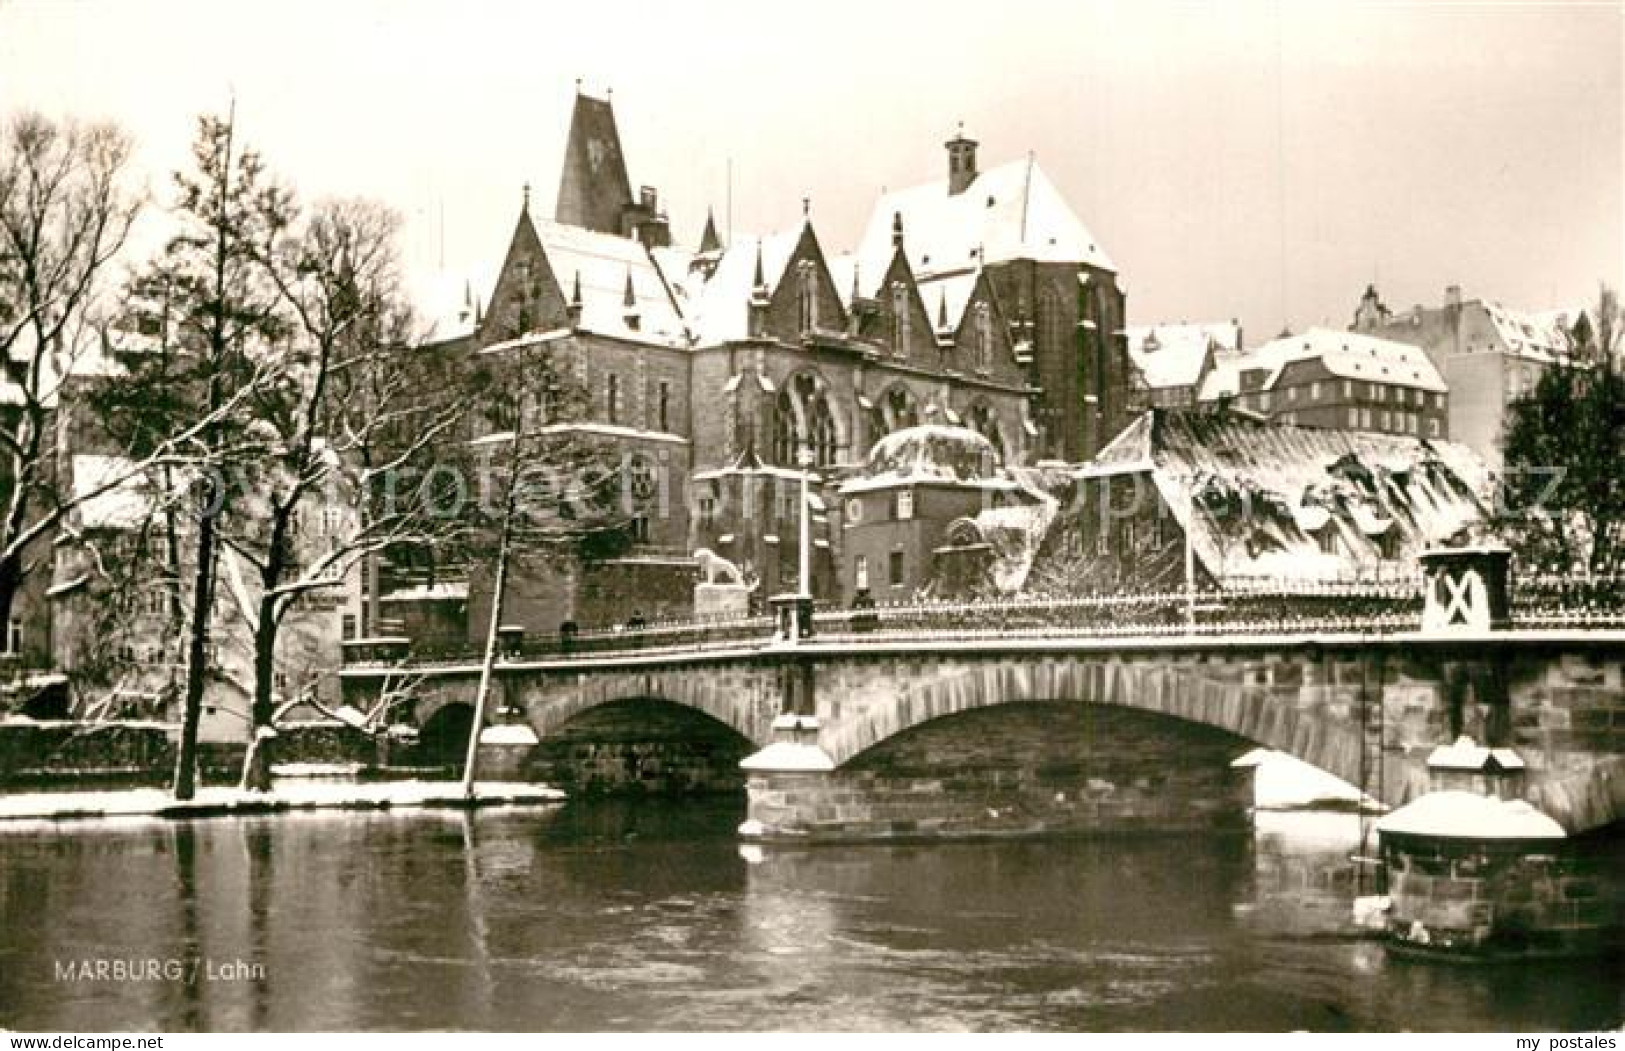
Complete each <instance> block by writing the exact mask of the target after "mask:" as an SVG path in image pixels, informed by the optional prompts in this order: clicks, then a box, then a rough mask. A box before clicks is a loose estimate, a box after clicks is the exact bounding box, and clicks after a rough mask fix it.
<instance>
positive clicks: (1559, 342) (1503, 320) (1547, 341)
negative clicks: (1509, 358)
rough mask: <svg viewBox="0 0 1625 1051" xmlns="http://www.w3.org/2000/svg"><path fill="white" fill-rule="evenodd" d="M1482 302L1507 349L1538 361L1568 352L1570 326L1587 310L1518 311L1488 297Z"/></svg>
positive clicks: (1485, 311) (1551, 358)
mask: <svg viewBox="0 0 1625 1051" xmlns="http://www.w3.org/2000/svg"><path fill="white" fill-rule="evenodd" d="M1482 305H1483V307H1484V313H1485V314H1486V315H1488V316H1489V319H1490V324H1491V325H1493V326H1494V327H1495V333H1496V335H1498V336H1499V337H1500V338H1501V342H1502V343H1503V344H1504V345H1505V346H1506V348H1507V349H1508V350H1510V351H1511V352H1512V353H1514V354H1517V355H1519V356H1520V357H1526V358H1531V359H1534V360H1536V361H1551V360H1553V359H1554V358H1557V357H1561V356H1563V355H1565V354H1567V353H1568V351H1569V329H1570V328H1572V327H1573V325H1574V323H1575V321H1576V320H1578V319H1579V317H1580V316H1581V315H1582V314H1584V313H1585V311H1584V310H1583V309H1581V308H1573V309H1557V310H1515V309H1513V308H1512V307H1508V306H1505V305H1503V304H1501V303H1497V302H1495V301H1494V300H1489V299H1486V300H1483V301H1482Z"/></svg>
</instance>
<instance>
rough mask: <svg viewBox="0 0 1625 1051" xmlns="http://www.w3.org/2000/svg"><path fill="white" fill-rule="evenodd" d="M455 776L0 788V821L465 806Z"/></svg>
mask: <svg viewBox="0 0 1625 1051" xmlns="http://www.w3.org/2000/svg"><path fill="white" fill-rule="evenodd" d="M563 798H564V793H563V792H560V791H559V790H558V789H556V788H550V787H548V786H547V785H533V784H521V783H517V782H503V781H485V782H479V783H477V784H476V785H475V786H474V798H473V803H474V804H477V805H482V806H490V805H503V806H536V805H540V804H544V803H555V802H558V801H559V800H562V799H563ZM468 805H470V801H469V800H467V799H465V798H464V796H463V786H462V784H461V783H460V782H456V781H377V782H370V783H366V784H355V783H339V782H331V781H325V782H324V781H307V782H302V783H301V782H295V783H292V784H278V785H277V786H276V787H275V788H274V789H272V790H271V791H270V792H245V791H243V790H241V789H237V788H202V789H199V790H198V793H197V796H196V798H194V799H192V800H190V801H188V802H184V803H183V802H179V801H177V800H176V799H175V797H174V796H172V795H171V794H170V793H169V792H167V791H165V790H163V789H159V788H137V789H129V790H125V791H116V792H31V793H23V794H18V795H4V796H0V821H18V820H28V819H33V820H37V821H38V820H43V821H52V820H61V819H64V818H75V817H130V816H151V817H189V816H212V815H215V814H218V813H221V812H222V811H224V812H227V813H232V812H237V813H263V812H266V811H276V810H381V809H387V808H413V807H444V806H468Z"/></svg>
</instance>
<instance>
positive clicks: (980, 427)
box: [965, 401, 1009, 460]
mask: <svg viewBox="0 0 1625 1051" xmlns="http://www.w3.org/2000/svg"><path fill="white" fill-rule="evenodd" d="M965 426H967V427H969V428H970V429H971V430H973V431H975V432H976V433H977V434H980V435H981V436H982V437H984V438H986V439H987V440H988V441H990V442H992V443H993V450H994V451H995V452H997V453H998V454H999V459H1000V460H1008V459H1009V457H1008V455H1007V454H1006V451H1005V447H1004V433H1003V432H1002V431H1000V430H999V418H998V416H997V415H996V414H995V413H994V412H993V407H992V406H991V405H989V404H988V403H987V402H985V401H979V402H977V403H976V404H975V405H972V406H971V410H970V412H968V413H966V414H965Z"/></svg>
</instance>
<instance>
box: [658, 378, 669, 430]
mask: <svg viewBox="0 0 1625 1051" xmlns="http://www.w3.org/2000/svg"><path fill="white" fill-rule="evenodd" d="M657 404H658V406H659V415H660V429H661V430H662V431H670V430H671V384H670V383H667V382H666V381H665V380H661V381H660V394H659V396H658V399H657Z"/></svg>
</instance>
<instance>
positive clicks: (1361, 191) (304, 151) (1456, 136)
mask: <svg viewBox="0 0 1625 1051" xmlns="http://www.w3.org/2000/svg"><path fill="white" fill-rule="evenodd" d="M1622 65H1625V5H1622V4H1620V3H1607V4H1590V5H1581V4H1542V5H1534V4H1525V5H1444V4H1437V3H1434V4H1420V3H1404V2H1401V3H1383V4H1377V3H1362V4H1354V3H1345V4H1330V3H1312V2H1311V3H1244V2H1235V3H1212V4H1172V3H1160V4H1159V3H1114V2H1104V0H1103V2H1096V3H1076V2H1074V3H1066V2H1062V0H1052V2H1040V0H1001V2H1000V3H998V4H997V5H989V4H987V3H985V2H982V3H975V4H971V3H962V2H958V0H938V2H935V3H918V4H916V3H897V2H892V0H865V2H850V0H820V2H819V3H816V4H797V5H774V4H768V3H763V2H761V0H747V2H733V0H684V2H682V3H658V4H657V3H649V4H636V3H631V2H621V3H614V4H607V3H596V4H595V3H571V4H564V3H553V2H549V3H534V4H532V3H519V2H517V0H515V2H491V0H488V2H478V0H461V2H449V0H448V2H431V0H346V2H343V3H340V2H336V0H324V2H306V0H279V2H277V3H261V4H246V3H245V4H226V3H218V2H180V0H173V2H159V0H123V2H118V3H114V2H90V0H0V113H9V112H13V111H16V110H19V109H24V108H31V109H39V110H43V111H44V112H46V113H49V114H53V115H58V116H74V117H80V118H87V119H110V120H113V121H116V122H118V123H119V124H121V125H123V126H124V127H125V128H126V129H127V130H129V132H130V133H131V134H132V135H133V136H134V137H135V139H136V141H137V142H138V144H139V149H138V154H137V164H138V166H139V169H140V172H141V174H142V177H143V179H144V180H145V182H146V184H147V185H148V186H150V188H151V190H152V192H153V193H154V195H155V198H156V199H157V200H159V201H161V200H162V198H163V196H164V194H165V193H166V192H167V190H168V187H169V177H168V173H169V172H170V171H172V170H173V169H175V168H176V167H177V166H180V165H182V164H184V163H185V160H186V157H187V146H188V142H189V140H190V138H191V135H192V133H193V130H194V122H195V118H196V116H197V115H198V114H200V113H204V112H223V111H224V110H225V109H226V107H227V106H228V105H230V104H232V103H233V102H235V107H236V114H237V118H238V126H239V130H240V134H241V135H242V137H243V138H244V139H246V140H247V141H248V142H250V143H251V144H252V145H253V146H255V147H256V148H257V149H259V150H260V151H261V153H262V154H263V155H264V156H265V158H266V160H267V161H268V163H269V164H270V166H271V167H272V168H273V169H274V170H275V171H276V172H278V173H279V174H280V175H281V176H282V177H284V178H285V179H287V180H288V181H289V182H291V183H292V184H293V185H295V186H296V187H297V188H298V189H299V191H300V192H301V193H302V194H303V195H304V196H306V197H307V198H317V197H321V196H325V195H352V194H360V195H366V196H370V197H375V198H377V199H379V200H382V201H384V202H386V203H388V204H390V205H392V206H393V207H395V208H396V209H397V210H398V211H399V212H400V213H401V214H402V215H403V217H404V219H405V226H404V237H403V247H404V250H405V257H406V260H407V262H408V266H409V268H410V272H411V277H412V281H413V284H414V286H415V287H419V288H427V287H429V286H430V285H433V284H435V283H437V282H441V281H445V280H448V279H449V280H452V281H454V282H456V281H459V280H460V278H461V277H462V276H464V275H474V276H476V277H481V278H485V279H489V276H490V275H493V274H494V271H495V269H496V267H497V266H498V265H499V264H500V261H501V255H502V253H503V251H504V249H505V248H506V246H507V242H508V238H509V236H510V234H511V232H512V228H513V222H514V219H515V216H516V215H517V212H518V209H519V205H520V197H521V188H522V187H523V186H524V185H525V184H527V183H529V184H531V185H532V187H533V195H534V204H535V211H536V212H537V214H542V215H545V214H548V213H550V211H551V208H552V202H553V199H554V194H555V193H556V190H557V183H558V168H559V161H560V157H561V154H562V152H563V146H564V139H565V133H566V130H567V128H568V123H569V113H570V106H571V104H572V101H573V97H574V93H575V91H576V82H577V80H578V78H580V79H581V80H582V81H583V83H584V85H585V88H586V90H588V91H589V92H590V93H593V94H598V95H601V94H603V93H604V92H605V91H606V90H608V91H612V92H613V95H612V97H613V101H614V104H615V109H616V115H617V118H618V120H619V124H620V130H621V138H622V143H623V146H624V149H625V151H626V155H627V160H628V165H629V167H630V171H631V177H632V181H633V184H634V186H636V185H639V184H646V185H652V186H656V187H658V188H659V190H660V192H661V197H662V200H663V201H664V202H665V204H666V206H667V209H668V211H669V213H670V216H671V219H672V224H673V229H674V232H675V234H676V236H677V237H678V239H679V240H680V241H690V242H692V241H695V240H697V239H698V237H699V233H700V229H701V227H702V226H703V224H704V221H705V214H706V209H707V207H713V208H715V209H716V212H717V216H718V221H719V223H726V222H728V220H729V218H730V216H731V225H732V228H733V230H734V232H735V233H736V234H745V233H754V232H763V231H771V230H776V229H782V228H785V227H787V226H790V225H792V224H794V223H796V222H798V221H799V218H800V215H801V210H802V198H803V197H806V198H810V201H811V214H812V217H813V221H814V223H815V225H816V227H817V229H818V232H819V236H820V238H821V240H822V242H823V244H824V246H825V248H826V250H827V251H831V252H838V251H841V250H843V249H846V248H850V247H852V246H853V245H855V243H856V242H857V240H858V238H859V237H860V236H861V234H862V231H863V227H864V225H865V223H866V221H867V218H868V215H869V211H870V209H871V207H872V206H873V203H874V200H875V197H876V195H877V194H878V193H879V192H880V191H881V190H882V188H885V187H890V188H893V189H896V188H899V187H903V186H908V185H913V184H915V183H918V182H922V181H925V180H929V179H937V178H941V177H942V176H943V175H944V174H945V171H946V160H945V155H944V151H943V149H942V143H943V141H944V140H945V139H947V138H949V137H951V136H952V135H953V133H954V131H955V129H956V128H957V127H958V125H959V124H960V122H963V125H964V129H965V132H966V134H968V135H970V136H971V137H973V138H976V139H978V140H979V141H980V143H981V148H980V160H981V164H982V166H983V167H991V166H993V165H995V164H997V163H1000V162H1001V161H1005V160H1010V159H1014V158H1018V157H1022V156H1025V155H1026V154H1027V153H1028V152H1029V151H1031V152H1032V153H1034V154H1035V155H1036V157H1037V160H1038V163H1039V165H1040V166H1041V167H1042V168H1043V169H1044V170H1045V171H1046V172H1047V173H1048V174H1049V176H1050V177H1051V179H1052V180H1053V181H1054V182H1055V183H1056V184H1057V186H1058V187H1059V188H1060V189H1061V191H1062V193H1063V194H1064V195H1065V196H1066V197H1067V199H1068V200H1069V201H1070V202H1071V203H1072V205H1073V207H1074V209H1075V210H1076V212H1077V213H1078V215H1079V216H1080V218H1081V219H1082V220H1083V222H1084V224H1085V225H1086V226H1087V227H1088V228H1089V229H1090V231H1091V232H1092V233H1093V234H1094V235H1095V238H1096V240H1097V241H1098V243H1099V244H1101V245H1102V246H1103V247H1104V248H1105V250H1106V251H1107V253H1108V254H1109V255H1110V256H1111V258H1112V260H1113V261H1114V262H1115V264H1116V266H1117V269H1118V273H1119V275H1120V280H1121V282H1122V284H1123V285H1124V287H1125V289H1126V292H1127V300H1128V315H1129V320H1130V322H1131V323H1139V324H1145V323H1155V322H1160V321H1180V320H1191V321H1196V320H1209V319H1215V320H1218V319H1228V318H1237V319H1239V320H1241V321H1242V322H1243V324H1244V326H1245V328H1246V332H1247V340H1248V343H1249V344H1253V343H1258V342H1262V341H1263V340H1265V339H1268V338H1269V337H1271V336H1273V335H1274V334H1275V333H1276V332H1278V331H1279V330H1280V329H1281V328H1282V327H1283V326H1290V327H1292V328H1293V329H1294V330H1301V329H1302V328H1303V327H1306V326H1308V325H1315V324H1328V325H1332V326H1336V327H1344V326H1346V325H1347V324H1348V323H1349V320H1350V318H1351V316H1352V313H1353V310H1354V307H1355V305H1356V303H1357V301H1358V299H1359V296H1360V293H1361V292H1362V291H1363V290H1364V288H1365V286H1366V285H1367V284H1368V283H1372V282H1375V283H1376V284H1377V286H1378V288H1379V290H1380V291H1381V293H1382V295H1383V298H1384V299H1385V300H1386V301H1387V303H1388V305H1389V306H1390V307H1393V308H1395V309H1403V308H1405V307H1408V306H1410V305H1411V304H1413V303H1424V304H1430V305H1436V304H1437V303H1438V302H1439V301H1440V300H1441V299H1442V297H1443V294H1444V289H1445V287H1446V286H1447V285H1452V284H1455V285H1460V286H1461V287H1462V290H1463V294H1464V296H1465V297H1467V298H1469V299H1470V298H1477V297H1484V298H1490V299H1498V300H1501V301H1503V302H1505V303H1508V304H1510V305H1514V306H1522V307H1528V308H1531V309H1543V308H1547V307H1568V306H1572V305H1577V304H1580V303H1584V302H1588V301H1591V300H1594V298H1595V294H1596V287H1597V283H1598V282H1599V281H1606V282H1608V283H1609V284H1611V285H1614V286H1616V287H1617V286H1619V285H1620V284H1621V280H1622V278H1625V97H1622V96H1625V79H1622ZM730 170H731V173H732V178H731V186H732V193H731V195H730V193H729V186H730V178H729V173H730ZM730 200H731V209H730V208H729V203H730ZM156 228H157V227H156V225H155V224H149V225H148V228H147V229H148V236H149V237H150V236H153V235H152V234H151V231H152V230H155V229H156ZM476 290H477V291H478V289H476ZM488 293H489V290H488V289H487V290H486V294H487V295H488Z"/></svg>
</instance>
